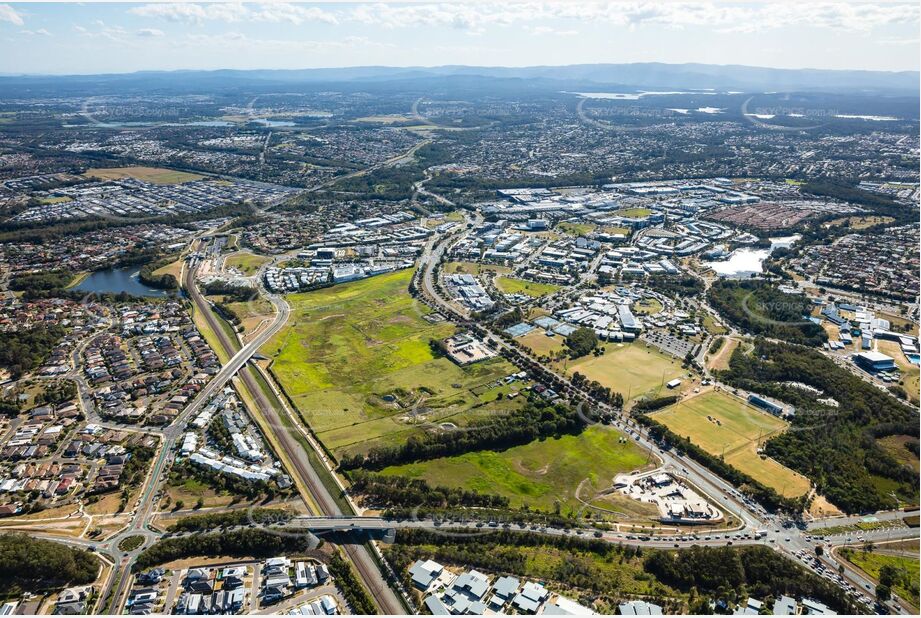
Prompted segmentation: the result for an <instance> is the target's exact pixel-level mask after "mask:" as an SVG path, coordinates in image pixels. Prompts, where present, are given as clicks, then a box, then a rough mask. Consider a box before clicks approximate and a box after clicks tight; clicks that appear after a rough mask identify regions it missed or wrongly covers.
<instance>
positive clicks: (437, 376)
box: [262, 270, 521, 455]
mask: <svg viewBox="0 0 921 618" xmlns="http://www.w3.org/2000/svg"><path fill="white" fill-rule="evenodd" d="M411 277H412V271H411V270H402V271H398V272H393V273H388V274H385V275H379V276H377V277H370V278H368V279H363V280H361V281H355V282H351V283H346V284H342V285H337V286H333V287H330V288H326V289H323V290H316V291H313V292H306V293H303V294H292V295H290V296H288V301H289V303H290V304H291V317H290V318H289V320H288V324H287V325H286V327H285V328H284V329H283V330H282V331H281V332H279V333H278V334H277V335H276V336H275V337H274V338H272V339H271V340H270V341H269V342H268V343H266V345H265V346H264V347H263V348H262V352H263V353H264V354H265V355H266V356H269V357H271V358H272V359H273V361H274V362H273V365H272V371H273V373H274V374H275V375H276V377H277V378H278V380H279V382H280V383H281V385H282V386H283V387H284V389H285V390H286V391H287V393H288V395H289V396H290V397H291V398H292V399H293V400H294V402H295V404H296V405H297V407H298V409H299V410H300V411H301V413H302V414H303V415H304V418H305V419H306V421H307V422H308V423H309V424H310V426H311V427H312V428H313V430H314V431H315V432H316V434H317V436H318V437H319V438H320V440H322V441H323V443H324V444H325V445H326V446H327V447H328V448H329V449H331V450H332V451H333V452H335V453H336V454H337V455H342V454H351V453H356V452H366V451H367V450H368V449H369V448H371V447H373V446H380V445H388V444H396V443H402V442H403V441H405V439H406V438H407V437H408V436H409V435H411V434H413V433H416V432H419V431H423V430H424V429H425V428H426V427H429V426H430V424H431V423H445V422H451V423H456V424H458V425H462V424H463V423H464V422H466V420H467V419H470V418H472V417H476V416H485V415H489V414H493V413H496V412H501V411H507V410H509V409H512V408H517V407H518V406H519V405H521V404H520V402H521V398H518V399H515V400H508V399H507V398H503V399H502V400H498V394H499V393H500V392H501V393H503V394H508V392H510V391H512V390H515V388H513V387H510V386H495V385H494V383H495V381H496V380H497V379H499V378H502V377H505V376H507V375H509V374H511V373H515V372H516V369H515V368H514V367H513V366H512V365H511V364H509V363H508V362H506V361H504V360H502V359H498V358H496V359H491V360H488V361H484V362H480V363H476V364H473V365H470V366H468V367H464V368H461V367H459V366H457V365H455V364H454V363H452V362H451V361H450V360H448V359H447V358H435V357H434V356H433V354H432V351H431V348H430V347H429V340H430V339H433V338H435V339H441V338H444V337H447V336H450V335H451V334H453V333H454V327H453V326H452V325H450V324H447V323H444V322H437V323H431V322H429V321H428V320H426V319H424V318H423V316H425V315H427V314H428V313H429V309H428V308H427V307H426V306H425V305H423V304H421V303H417V302H416V301H415V300H414V299H413V298H412V297H411V296H410V295H409V293H408V291H407V286H408V285H409V281H410V279H411Z"/></svg>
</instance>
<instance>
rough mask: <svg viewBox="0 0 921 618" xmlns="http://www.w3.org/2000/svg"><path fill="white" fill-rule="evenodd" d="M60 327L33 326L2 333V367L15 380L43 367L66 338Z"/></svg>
mask: <svg viewBox="0 0 921 618" xmlns="http://www.w3.org/2000/svg"><path fill="white" fill-rule="evenodd" d="M64 334H65V332H64V329H63V328H61V327H60V326H44V325H41V326H33V327H32V328H26V329H23V330H17V331H7V332H0V367H2V368H3V369H6V370H7V371H9V372H10V375H11V376H12V377H13V379H14V380H16V379H19V378H20V377H21V376H22V375H23V374H24V373H28V372H29V371H32V370H33V369H35V368H36V367H39V366H41V364H42V363H44V362H45V361H46V360H47V359H48V356H49V355H50V354H51V351H52V350H53V349H54V347H55V346H56V345H57V344H58V342H59V341H60V340H61V339H62V338H63V337H64Z"/></svg>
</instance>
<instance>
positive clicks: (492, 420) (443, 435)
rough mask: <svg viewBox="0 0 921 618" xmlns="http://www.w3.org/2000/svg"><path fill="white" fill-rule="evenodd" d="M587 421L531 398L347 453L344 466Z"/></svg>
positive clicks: (436, 453)
mask: <svg viewBox="0 0 921 618" xmlns="http://www.w3.org/2000/svg"><path fill="white" fill-rule="evenodd" d="M584 428H585V423H584V421H583V420H582V419H581V418H579V416H578V414H576V413H575V411H573V410H572V409H570V408H569V407H568V406H565V405H563V404H555V405H551V404H547V403H544V402H542V401H539V400H537V399H533V398H532V399H530V400H529V401H528V402H527V403H526V404H525V406H524V407H523V408H521V409H520V410H516V411H514V412H511V413H509V414H505V415H501V416H492V417H489V418H483V419H477V420H475V421H473V422H471V423H470V424H469V425H467V426H465V427H461V428H459V429H456V430H453V431H450V430H448V431H437V432H431V433H426V434H422V435H414V436H410V437H409V439H408V440H407V441H406V442H405V443H404V444H402V445H399V446H392V447H375V448H372V449H371V450H369V451H368V453H367V455H364V454H361V453H358V454H355V455H351V456H347V457H344V458H343V459H342V460H341V462H340V464H339V467H340V468H341V469H343V470H354V469H357V468H366V469H369V470H379V469H381V468H385V467H387V466H392V465H397V464H403V463H410V462H413V461H424V460H427V459H435V458H436V457H446V456H449V455H459V454H461V453H468V452H471V451H479V450H483V449H504V448H509V447H512V446H518V445H521V444H528V443H530V442H532V441H534V440H536V439H538V438H546V437H551V436H560V435H564V434H578V433H581V432H582V430H583V429H584Z"/></svg>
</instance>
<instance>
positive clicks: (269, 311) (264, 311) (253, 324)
mask: <svg viewBox="0 0 921 618" xmlns="http://www.w3.org/2000/svg"><path fill="white" fill-rule="evenodd" d="M227 307H228V308H229V309H230V310H231V311H233V312H234V313H235V314H236V316H237V317H238V318H240V326H241V327H242V328H243V332H244V333H245V335H244V341H245V340H247V336H249V335H251V334H252V333H253V332H254V331H256V330H257V329H260V327H261V326H262V325H263V324H265V323H266V321H267V320H271V319H272V318H273V317H274V316H275V307H274V306H273V305H272V303H270V302H269V301H267V300H266V299H265V298H261V297H260V298H257V299H255V300H250V301H245V302H237V303H228V305H227Z"/></svg>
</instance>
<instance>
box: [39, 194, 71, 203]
mask: <svg viewBox="0 0 921 618" xmlns="http://www.w3.org/2000/svg"><path fill="white" fill-rule="evenodd" d="M38 201H39V202H40V203H42V204H63V203H64V202H72V201H73V198H70V197H67V196H66V195H62V196H60V197H43V198H40V199H39V200H38Z"/></svg>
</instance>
